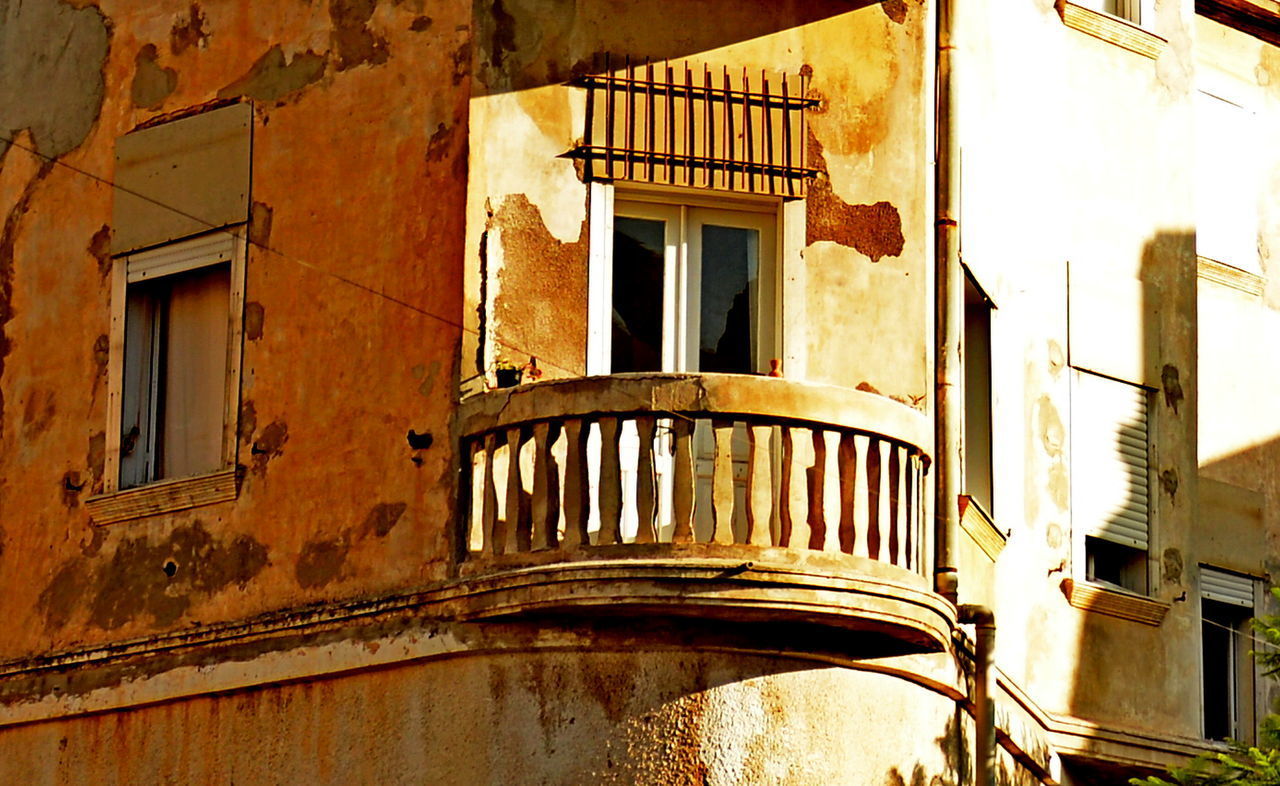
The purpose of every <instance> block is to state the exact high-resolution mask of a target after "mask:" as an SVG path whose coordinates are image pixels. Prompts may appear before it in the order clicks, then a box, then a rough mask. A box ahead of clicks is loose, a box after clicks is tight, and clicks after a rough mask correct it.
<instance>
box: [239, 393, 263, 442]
mask: <svg viewBox="0 0 1280 786" xmlns="http://www.w3.org/2000/svg"><path fill="white" fill-rule="evenodd" d="M257 428H258V411H257V409H256V408H255V407H254V404H253V399H248V398H247V399H245V400H244V401H242V402H240V424H239V426H238V427H237V429H236V433H237V434H239V436H240V439H241V440H243V441H245V442H249V441H250V440H252V439H253V432H254V431H256V430H257Z"/></svg>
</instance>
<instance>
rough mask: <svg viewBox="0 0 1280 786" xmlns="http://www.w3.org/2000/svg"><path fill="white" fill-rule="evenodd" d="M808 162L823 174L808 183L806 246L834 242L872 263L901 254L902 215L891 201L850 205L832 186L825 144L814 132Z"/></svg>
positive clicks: (903, 240) (810, 140) (903, 242)
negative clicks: (828, 172)
mask: <svg viewBox="0 0 1280 786" xmlns="http://www.w3.org/2000/svg"><path fill="white" fill-rule="evenodd" d="M809 165H810V166H812V167H814V168H815V169H818V170H820V171H821V172H822V173H823V174H820V175H819V176H818V177H816V178H815V179H814V181H813V183H812V184H811V185H810V186H809V198H808V199H807V200H806V213H807V216H808V221H807V222H806V230H805V244H806V245H813V244H814V243H818V242H821V241H824V240H827V241H831V242H833V243H838V244H839V245H842V246H846V247H848V248H852V249H854V250H855V251H857V252H858V253H860V254H864V255H866V256H867V257H868V258H869V259H870V260H871V261H872V262H879V261H880V260H881V259H883V258H884V257H897V256H901V255H902V249H903V248H904V246H905V244H906V239H905V238H904V237H903V235H902V217H901V216H900V215H899V214H898V209H897V208H896V207H894V206H893V205H892V204H890V203H889V202H876V203H875V204H871V205H851V204H849V203H848V202H845V201H844V200H843V199H841V198H840V197H839V196H837V195H836V194H835V192H834V191H833V190H832V188H831V180H830V179H829V178H828V177H827V176H826V175H825V173H826V167H827V163H826V160H825V158H824V156H823V151H822V143H821V142H819V141H818V138H817V137H816V136H814V135H813V133H812V132H810V135H809Z"/></svg>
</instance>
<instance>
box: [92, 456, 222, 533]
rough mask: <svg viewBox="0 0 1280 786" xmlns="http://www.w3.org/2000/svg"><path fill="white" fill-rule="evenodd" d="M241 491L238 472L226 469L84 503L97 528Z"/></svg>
mask: <svg viewBox="0 0 1280 786" xmlns="http://www.w3.org/2000/svg"><path fill="white" fill-rule="evenodd" d="M239 491H240V472H239V470H237V469H226V470H222V471H220V472H214V473H211V474H208V475H198V476H196V477H194V478H178V479H175V480H162V481H160V482H158V483H151V484H148V485H146V486H141V487H139V488H134V489H126V490H125V491H113V492H111V493H108V494H99V495H97V496H95V497H89V498H88V499H87V500H85V503H84V506H85V507H86V508H87V509H88V510H89V515H90V516H91V517H92V518H93V523H94V524H95V525H97V526H104V525H106V524H114V523H115V522H118V521H128V520H130V519H140V518H144V517H146V516H155V515H157V514H160V513H172V512H173V511H175V510H186V509H187V508H195V507H199V506H201V505H212V504H213V503H215V502H226V501H228V500H233V499H235V498H236V495H237V494H238V493H239Z"/></svg>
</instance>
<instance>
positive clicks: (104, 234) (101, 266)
mask: <svg viewBox="0 0 1280 786" xmlns="http://www.w3.org/2000/svg"><path fill="white" fill-rule="evenodd" d="M89 254H90V255H92V256H93V258H94V259H96V260H98V275H100V276H102V277H104V278H105V277H106V276H107V274H108V273H110V272H111V227H109V226H107V225H106V224H103V225H102V227H101V228H100V229H99V230H98V231H97V232H94V233H93V237H91V238H89Z"/></svg>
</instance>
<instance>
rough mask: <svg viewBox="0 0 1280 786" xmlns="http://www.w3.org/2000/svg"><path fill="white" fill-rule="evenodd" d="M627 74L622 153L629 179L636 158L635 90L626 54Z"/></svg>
mask: <svg viewBox="0 0 1280 786" xmlns="http://www.w3.org/2000/svg"><path fill="white" fill-rule="evenodd" d="M626 62H627V76H626V78H625V80H624V81H623V87H624V88H625V89H626V91H627V97H626V103H625V104H624V105H623V112H624V116H625V119H626V125H627V137H626V139H627V150H626V152H625V153H624V154H623V155H624V157H625V159H626V162H627V163H626V173H627V179H628V180H631V179H632V177H633V176H634V172H635V160H636V153H635V150H636V92H635V79H634V78H633V74H632V67H631V55H627V58H626Z"/></svg>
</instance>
